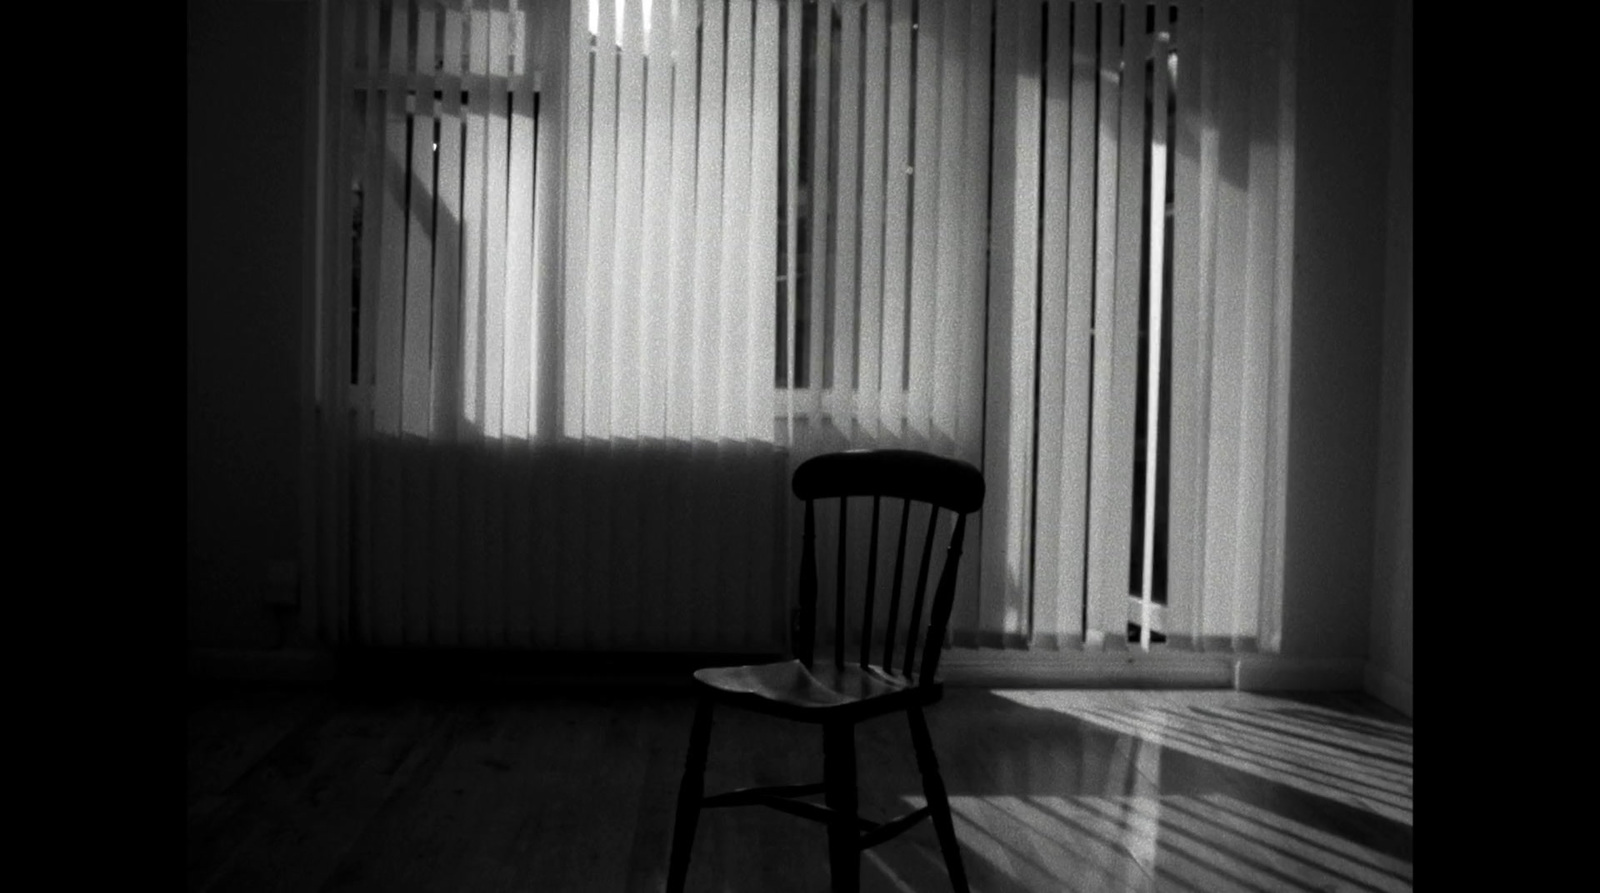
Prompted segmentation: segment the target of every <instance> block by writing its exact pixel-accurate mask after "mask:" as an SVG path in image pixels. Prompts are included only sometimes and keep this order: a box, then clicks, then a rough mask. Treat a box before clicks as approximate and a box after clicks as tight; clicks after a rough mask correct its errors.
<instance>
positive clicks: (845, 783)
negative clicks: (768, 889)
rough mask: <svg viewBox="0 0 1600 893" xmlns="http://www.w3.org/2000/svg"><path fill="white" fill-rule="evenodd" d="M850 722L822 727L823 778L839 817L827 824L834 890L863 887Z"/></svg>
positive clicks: (839, 892)
mask: <svg viewBox="0 0 1600 893" xmlns="http://www.w3.org/2000/svg"><path fill="white" fill-rule="evenodd" d="M855 731H856V730H855V726H854V725H852V724H850V723H847V722H846V723H838V724H837V725H834V724H829V725H825V726H823V727H822V778H823V785H824V788H825V790H824V797H825V799H826V800H827V803H828V808H829V809H831V810H833V812H834V814H835V815H836V816H838V817H839V820H838V821H835V822H831V823H830V824H829V825H828V862H829V865H830V868H831V871H832V874H833V893H857V891H859V890H860V889H861V837H860V830H859V828H860V826H859V825H858V824H857V822H856V815H857V811H856V738H855Z"/></svg>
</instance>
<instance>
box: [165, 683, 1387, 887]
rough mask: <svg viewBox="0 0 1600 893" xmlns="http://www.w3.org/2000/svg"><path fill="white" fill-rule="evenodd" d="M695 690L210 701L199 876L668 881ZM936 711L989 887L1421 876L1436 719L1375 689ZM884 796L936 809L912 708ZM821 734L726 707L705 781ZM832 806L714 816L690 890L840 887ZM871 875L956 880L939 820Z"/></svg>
mask: <svg viewBox="0 0 1600 893" xmlns="http://www.w3.org/2000/svg"><path fill="white" fill-rule="evenodd" d="M692 713H693V702H692V700H690V698H689V697H688V696H687V695H686V694H685V692H684V691H682V690H681V689H623V688H616V689H607V688H595V687H585V688H572V689H563V690H552V689H549V688H542V689H527V690H520V689H507V688H504V687H502V688H501V689H498V690H495V691H493V692H471V691H468V692H459V691H457V692H447V691H427V692H417V691H412V692H406V691H403V690H395V689H394V688H393V687H391V689H389V690H383V689H376V688H369V687H360V688H352V687H344V688H340V689H331V688H325V689H318V690H311V689H300V690H288V689H285V690H270V689H260V688H255V689H239V690H214V691H208V692H206V693H205V696H203V697H194V698H191V702H190V708H189V716H188V746H189V753H188V789H187V801H188V816H189V817H188V853H187V856H188V860H187V866H188V883H187V887H188V889H189V890H191V891H291V890H292V891H330V893H332V891H339V893H348V891H393V893H407V891H419V893H420V891H452V893H465V891H568V890H570V891H630V893H633V891H639V893H644V891H649V893H654V891H658V890H660V889H661V887H662V884H663V883H664V881H665V876H666V862H667V851H668V846H669V843H670V840H671V835H672V815H673V805H674V801H675V797H676V793H677V786H678V780H679V777H680V775H681V773H682V770H683V760H684V754H685V752H686V750H687V745H688V736H689V724H690V719H691V716H692ZM928 721H929V727H930V730H931V733H932V735H933V740H934V744H935V747H936V749H937V751H938V756H939V761H940V765H941V768H942V769H943V773H944V778H945V782H946V785H947V787H948V789H949V795H950V802H951V808H952V810H953V812H954V813H955V819H956V832H957V836H958V837H959V838H960V841H961V846H962V852H963V857H964V860H965V863H966V866H967V872H968V875H969V877H970V878H971V882H972V889H973V890H974V891H981V893H1032V891H1052V893H1053V891H1068V893H1095V891H1166V890H1172V891H1195V893H1214V891H1224V893H1225V891H1247V893H1276V891H1327V890H1349V891H1364V893H1369V891H1378V893H1384V891H1400V890H1410V889H1411V888H1412V839H1413V835H1412V793H1411V791H1412V789H1411V785H1412V746H1411V735H1412V724H1411V722H1410V720H1408V719H1406V718H1404V717H1402V716H1401V715H1399V714H1398V713H1395V712H1394V711H1392V710H1389V709H1388V708H1386V707H1384V706H1382V705H1381V704H1378V703H1377V702H1375V701H1372V700H1371V699H1368V698H1366V697H1364V696H1359V695H1303V696H1283V697H1273V696H1265V695H1255V694H1244V693H1239V692H1230V691H1174V692H1165V691H1143V690H1141V691H1058V690H989V689H962V688H957V689H950V690H949V691H948V692H947V694H946V697H945V699H944V701H943V702H941V703H940V704H938V705H936V706H934V707H932V708H931V709H930V710H929V711H928ZM856 747H857V759H858V766H859V774H860V782H861V792H860V801H861V811H862V814H863V815H865V816H867V817H870V818H875V819H879V820H887V819H889V818H892V817H894V816H897V815H900V814H902V813H905V812H907V811H909V810H911V809H915V808H917V807H920V806H922V805H923V803H924V801H923V799H922V790H921V784H920V777H919V775H918V773H917V768H916V762H915V759H914V757H913V755H912V750H911V738H910V732H909V729H908V727H907V724H906V721H905V718H904V717H903V716H890V717H883V718H879V719H874V720H871V721H868V722H866V723H863V724H861V725H860V726H859V727H858V728H857V731H856ZM821 772H822V748H821V734H820V730H818V729H816V728H814V727H810V726H798V725H793V724H790V723H786V722H784V721H781V720H778V719H774V718H771V717H764V716H756V715H751V714H742V713H737V712H732V711H728V710H719V711H718V712H717V714H716V716H715V725H714V727H713V731H712V738H711V750H710V754H709V758H708V763H707V769H706V790H707V792H708V793H710V792H716V791H720V790H726V789H728V788H733V787H742V786H748V785H766V784H785V783H802V782H809V781H820V780H821ZM827 887H828V869H827V842H826V834H825V833H824V831H823V829H822V827H821V826H820V825H816V824H814V823H811V822H807V821H805V820H803V819H800V818H797V817H794V816H790V815H787V814H784V813H780V812H776V811H773V810H768V809H764V808H761V807H744V808H728V809H712V810H707V811H705V812H704V813H702V817H701V820H700V826H699V832H698V834H697V835H696V839H695V846H694V851H693V858H692V860H691V862H690V870H689V889H691V890H706V891H718V893H722V891H761V893H788V891H796V893H799V891H808V893H809V891H823V890H826V889H827ZM862 889H863V890H865V891H877V893H889V891H894V893H908V891H909V893H921V891H940V890H947V889H949V885H948V877H947V875H946V874H945V869H944V863H943V859H942V857H941V856H940V853H939V846H938V842H937V839H936V838H935V836H934V831H933V827H932V825H931V823H929V822H922V823H920V824H918V825H917V826H916V827H914V828H913V829H911V830H910V831H908V832H907V833H905V834H903V835H901V836H900V837H898V838H896V839H894V840H891V841H888V842H886V843H884V844H882V845H880V846H878V847H876V848H874V849H872V850H870V851H868V852H867V853H866V854H864V856H863V859H862Z"/></svg>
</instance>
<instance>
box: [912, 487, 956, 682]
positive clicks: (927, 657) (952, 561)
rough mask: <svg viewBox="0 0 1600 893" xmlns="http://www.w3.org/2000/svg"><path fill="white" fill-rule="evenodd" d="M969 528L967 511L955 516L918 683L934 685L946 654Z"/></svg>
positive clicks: (934, 602) (923, 644)
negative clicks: (962, 553) (951, 611)
mask: <svg viewBox="0 0 1600 893" xmlns="http://www.w3.org/2000/svg"><path fill="white" fill-rule="evenodd" d="M966 531H967V516H966V514H965V513H959V514H957V515H956V526H955V529H954V530H953V531H951V533H950V547H949V548H948V549H947V550H946V551H945V559H944V569H943V570H942V571H940V572H939V590H938V592H936V593H935V594H934V597H933V616H932V617H931V618H929V619H930V620H931V621H932V622H931V623H929V624H928V637H927V639H925V640H924V641H923V643H922V668H921V670H920V671H919V672H918V674H917V684H918V685H932V684H933V680H934V674H936V673H937V672H938V671H939V657H940V655H942V654H943V653H944V638H945V632H946V630H947V629H948V625H949V620H950V608H951V606H952V605H953V604H954V602H955V596H956V570H957V568H959V567H960V565H961V540H962V537H963V536H964V535H965V534H966Z"/></svg>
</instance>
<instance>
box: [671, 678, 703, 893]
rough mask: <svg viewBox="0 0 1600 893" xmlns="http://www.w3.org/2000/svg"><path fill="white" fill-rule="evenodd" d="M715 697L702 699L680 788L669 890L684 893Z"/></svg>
mask: <svg viewBox="0 0 1600 893" xmlns="http://www.w3.org/2000/svg"><path fill="white" fill-rule="evenodd" d="M711 706H712V703H711V699H709V698H701V699H700V702H699V703H698V704H697V705H696V706H695V710H694V728H693V729H692V730H691V731H690V732H689V757H688V759H687V760H686V761H685V762H684V766H683V783H682V784H681V785H680V786H679V787H678V817H677V820H676V821H675V822H674V824H673V828H672V861H671V862H670V864H669V865H668V867H667V893H683V882H684V880H685V879H686V878H687V877H688V876H689V853H690V851H691V850H693V849H694V829H695V825H696V824H698V823H699V821H700V798H701V796H702V795H703V794H704V793H705V775H706V751H707V750H708V749H709V747H710V745H711Z"/></svg>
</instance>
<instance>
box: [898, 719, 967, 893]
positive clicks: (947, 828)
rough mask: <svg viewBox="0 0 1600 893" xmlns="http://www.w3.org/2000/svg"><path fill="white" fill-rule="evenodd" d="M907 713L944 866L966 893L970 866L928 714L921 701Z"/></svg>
mask: <svg viewBox="0 0 1600 893" xmlns="http://www.w3.org/2000/svg"><path fill="white" fill-rule="evenodd" d="M906 715H907V717H908V718H909V719H910V720H911V744H912V746H913V747H914V748H916V751H917V768H918V769H920V770H922V793H923V796H925V797H927V798H928V808H929V810H930V811H931V817H932V818H933V830H934V831H935V833H937V834H938V835H939V850H940V851H941V852H943V853H944V867H945V870H946V871H948V872H950V885H951V886H952V887H954V888H955V890H956V893H967V870H966V868H965V866H963V865H962V864H961V846H960V845H959V844H958V843H957V842H956V825H955V821H954V820H952V819H951V817H950V798H949V797H947V796H945V791H944V779H943V778H942V777H941V776H940V775H939V761H938V760H937V759H935V758H934V755H933V736H932V735H930V734H928V720H927V717H925V716H923V715H922V707H921V706H920V705H918V706H913V707H912V708H911V709H910V710H908V711H906Z"/></svg>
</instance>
